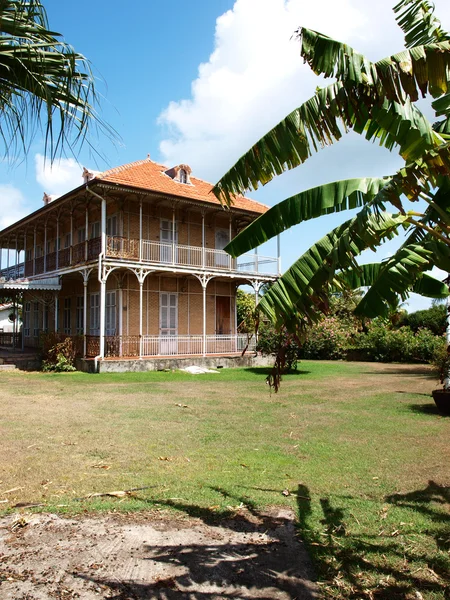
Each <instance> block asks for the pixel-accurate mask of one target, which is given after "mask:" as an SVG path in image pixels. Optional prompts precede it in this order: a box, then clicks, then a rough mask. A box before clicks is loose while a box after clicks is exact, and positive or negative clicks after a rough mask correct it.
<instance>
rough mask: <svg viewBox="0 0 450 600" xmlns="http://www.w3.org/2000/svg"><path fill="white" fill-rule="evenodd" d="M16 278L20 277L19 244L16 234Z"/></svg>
mask: <svg viewBox="0 0 450 600" xmlns="http://www.w3.org/2000/svg"><path fill="white" fill-rule="evenodd" d="M15 267H16V268H15V269H14V279H19V246H18V241H17V235H16V258H15Z"/></svg>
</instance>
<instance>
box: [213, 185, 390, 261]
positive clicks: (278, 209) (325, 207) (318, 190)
mask: <svg viewBox="0 0 450 600" xmlns="http://www.w3.org/2000/svg"><path fill="white" fill-rule="evenodd" d="M388 182H389V179H388V178H375V177H366V178H361V179H344V180H342V181H335V182H333V183H327V184H324V185H320V186H317V187H314V188H311V189H309V190H306V191H304V192H300V193H299V194H295V195H294V196H291V197H290V198H287V199H286V200H283V201H281V202H279V203H278V204H276V205H275V206H273V207H272V208H270V209H269V210H268V211H267V212H266V213H264V214H263V215H261V216H260V217H258V218H257V219H256V220H255V221H253V222H252V223H250V225H248V226H247V227H246V228H245V229H244V230H243V231H241V232H240V233H239V234H238V235H237V236H236V237H235V238H234V239H233V240H232V241H231V242H230V244H228V245H227V246H226V248H225V251H226V252H228V253H229V254H231V256H233V257H237V256H240V255H241V254H244V252H248V251H249V250H251V249H252V248H256V247H257V246H260V245H261V244H263V243H264V242H266V241H267V240H270V239H271V238H273V237H275V236H276V235H278V234H280V233H282V232H283V231H285V230H286V229H289V228H290V227H293V226H294V225H297V224H299V223H302V222H303V221H308V220H309V219H314V218H316V217H319V216H322V215H329V214H332V213H337V212H341V211H344V210H349V209H352V208H360V207H362V206H364V205H366V204H367V203H369V202H371V201H372V200H373V199H374V198H375V197H376V196H377V195H378V194H379V192H380V190H381V189H382V188H383V187H384V186H386V184H387V183H388ZM381 208H382V210H383V209H384V207H383V206H381Z"/></svg>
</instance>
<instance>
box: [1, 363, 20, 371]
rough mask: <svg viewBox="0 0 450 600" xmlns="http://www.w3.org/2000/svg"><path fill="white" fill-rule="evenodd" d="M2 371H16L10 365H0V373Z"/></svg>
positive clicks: (13, 366) (14, 366)
mask: <svg viewBox="0 0 450 600" xmlns="http://www.w3.org/2000/svg"><path fill="white" fill-rule="evenodd" d="M2 371H17V367H16V365H11V364H0V373H1V372H2Z"/></svg>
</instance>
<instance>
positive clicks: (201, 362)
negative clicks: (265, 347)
mask: <svg viewBox="0 0 450 600" xmlns="http://www.w3.org/2000/svg"><path fill="white" fill-rule="evenodd" d="M273 361H274V359H273V357H271V356H260V355H257V356H255V354H254V353H253V352H252V353H249V354H244V356H241V355H238V356H205V357H203V356H185V357H160V358H142V359H134V358H128V359H107V360H102V361H98V363H97V367H98V372H99V373H127V372H129V373H136V372H143V371H175V370H177V369H184V368H186V367H189V366H191V365H196V366H198V367H208V368H210V369H216V368H224V369H229V368H233V367H267V366H272V365H273ZM76 367H77V369H78V370H79V371H84V372H86V373H94V372H95V363H94V361H93V360H92V359H91V360H86V359H79V360H77V364H76Z"/></svg>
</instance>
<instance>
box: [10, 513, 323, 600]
mask: <svg viewBox="0 0 450 600" xmlns="http://www.w3.org/2000/svg"><path fill="white" fill-rule="evenodd" d="M312 578H313V573H312V569H311V565H310V562H309V559H308V556H307V553H306V551H305V549H304V547H303V545H302V544H301V542H300V541H299V540H298V538H297V537H296V530H295V525H294V515H293V513H292V512H291V511H290V510H287V509H285V508H283V509H279V508H274V509H272V510H271V511H268V512H265V513H262V514H255V513H252V514H250V513H249V512H247V511H242V512H240V513H238V514H236V515H235V516H234V517H233V518H232V519H229V520H226V521H220V522H219V523H218V524H214V523H210V522H208V521H207V520H202V519H187V518H183V517H178V518H177V517H175V516H173V515H168V514H167V513H166V514H155V513H147V514H143V513H137V514H129V515H119V514H112V515H106V516H101V517H80V518H72V519H66V518H62V517H60V516H57V515H53V514H40V515H31V514H28V515H26V514H22V515H19V514H16V515H10V516H7V517H3V518H1V519H0V598H1V599H2V600H48V599H52V600H54V599H55V598H57V599H62V600H65V599H72V598H80V599H82V600H93V599H96V600H98V598H109V599H111V598H113V599H115V600H132V599H133V600H134V599H142V598H156V599H164V600H172V599H178V598H188V599H192V600H206V599H208V600H219V599H229V598H233V599H238V598H243V599H250V598H264V599H266V600H294V599H297V600H306V599H312V598H317V597H318V596H317V592H316V587H315V585H314V584H313V583H312V582H311V579H312Z"/></svg>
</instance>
